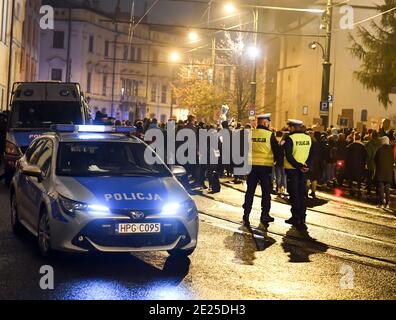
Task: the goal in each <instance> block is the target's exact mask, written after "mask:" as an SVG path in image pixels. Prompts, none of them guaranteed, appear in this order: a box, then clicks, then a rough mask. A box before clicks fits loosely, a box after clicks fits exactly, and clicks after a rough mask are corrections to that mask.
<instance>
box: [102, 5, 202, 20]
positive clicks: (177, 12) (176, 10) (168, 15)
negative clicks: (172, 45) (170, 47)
mask: <svg viewBox="0 0 396 320" xmlns="http://www.w3.org/2000/svg"><path fill="white" fill-rule="evenodd" d="M100 2H101V7H102V8H103V9H104V10H106V11H110V12H112V11H114V9H115V6H116V4H117V0H101V1H100ZM145 2H147V7H148V8H149V7H150V5H151V4H152V3H154V0H147V1H146V0H135V10H136V15H137V16H140V15H142V14H143V13H144V4H145ZM131 3H132V0H121V4H122V9H123V11H126V12H130V10H131ZM206 9H207V6H204V5H202V4H194V3H180V2H179V3H177V2H172V1H166V0H160V1H159V2H158V3H157V4H156V5H155V6H154V7H153V9H152V10H151V11H150V14H149V20H150V21H151V22H158V23H167V24H169V23H183V24H196V23H199V21H200V18H201V17H202V14H203V13H204V12H205V10H206Z"/></svg>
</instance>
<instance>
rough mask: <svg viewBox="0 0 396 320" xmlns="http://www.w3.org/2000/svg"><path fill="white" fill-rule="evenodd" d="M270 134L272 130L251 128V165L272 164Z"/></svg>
mask: <svg viewBox="0 0 396 320" xmlns="http://www.w3.org/2000/svg"><path fill="white" fill-rule="evenodd" d="M271 136H272V131H269V130H265V129H254V130H252V156H251V163H252V165H254V166H269V167H272V166H273V165H274V154H273V153H272V149H271Z"/></svg>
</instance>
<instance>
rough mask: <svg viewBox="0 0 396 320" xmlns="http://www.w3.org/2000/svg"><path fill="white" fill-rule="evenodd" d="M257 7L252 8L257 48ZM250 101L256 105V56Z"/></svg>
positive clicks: (255, 45)
mask: <svg viewBox="0 0 396 320" xmlns="http://www.w3.org/2000/svg"><path fill="white" fill-rule="evenodd" d="M258 15H259V13H258V9H254V11H253V17H254V32H255V33H254V35H253V37H254V47H255V48H257V31H258ZM250 90H251V92H250V94H251V96H250V103H251V104H252V105H254V106H255V105H256V90H257V61H256V57H253V72H252V82H251V84H250Z"/></svg>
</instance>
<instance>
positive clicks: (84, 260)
mask: <svg viewBox="0 0 396 320" xmlns="http://www.w3.org/2000/svg"><path fill="white" fill-rule="evenodd" d="M237 189H241V190H243V186H233V187H232V188H230V187H223V190H222V193H221V194H220V195H216V196H210V195H203V196H195V199H196V201H197V204H198V207H199V209H200V211H201V215H200V221H201V224H200V235H199V244H198V249H197V251H196V252H195V253H194V254H193V255H192V257H191V258H190V259H182V260H180V259H179V260H177V259H176V260H175V259H172V258H169V257H168V255H167V254H166V253H162V252H159V253H158V252H157V253H139V254H135V255H129V254H124V255H72V256H69V255H67V256H61V257H59V258H57V259H55V260H49V261H48V260H45V259H43V258H41V257H40V256H39V254H38V251H37V248H36V240H35V238H33V237H32V236H30V235H29V234H28V233H27V232H26V234H24V235H22V236H21V237H16V236H14V235H13V233H12V232H11V229H10V224H9V204H8V194H7V190H6V189H5V187H4V186H3V185H0V203H1V206H0V299H396V237H395V235H396V217H395V215H394V214H393V213H392V212H382V211H379V210H378V209H376V208H373V207H372V206H370V205H368V204H364V203H355V202H353V201H352V202H351V201H348V200H345V199H342V198H341V199H332V198H331V197H329V198H326V200H323V201H322V202H321V203H320V204H318V205H317V206H313V207H312V208H311V210H310V211H309V215H308V229H307V230H305V229H298V230H297V229H295V228H290V227H289V226H287V225H286V224H285V223H284V220H285V219H287V218H288V217H289V213H288V210H289V207H288V205H287V204H285V203H284V201H282V200H281V199H274V200H275V201H273V206H272V214H273V216H274V217H275V219H276V221H275V223H274V224H271V225H270V227H269V228H268V229H263V228H260V229H257V228H253V229H252V230H247V229H246V228H244V227H242V226H241V224H240V213H241V210H240V206H241V203H242V201H243V193H242V192H241V191H238V190H237ZM255 204H256V209H255V210H254V212H253V213H252V225H253V226H257V225H258V218H259V211H258V210H257V208H258V207H257V206H258V204H259V198H257V199H256V201H255ZM43 265H51V266H52V267H53V268H54V278H55V288H54V290H41V289H40V287H39V282H40V277H41V276H42V275H41V274H40V273H39V270H40V268H41V267H42V266H43Z"/></svg>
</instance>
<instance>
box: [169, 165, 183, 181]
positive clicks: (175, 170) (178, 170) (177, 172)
mask: <svg viewBox="0 0 396 320" xmlns="http://www.w3.org/2000/svg"><path fill="white" fill-rule="evenodd" d="M171 172H172V174H173V175H174V176H175V177H177V178H180V177H183V176H185V175H186V174H187V171H186V169H184V168H183V167H182V166H172V168H171Z"/></svg>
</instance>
